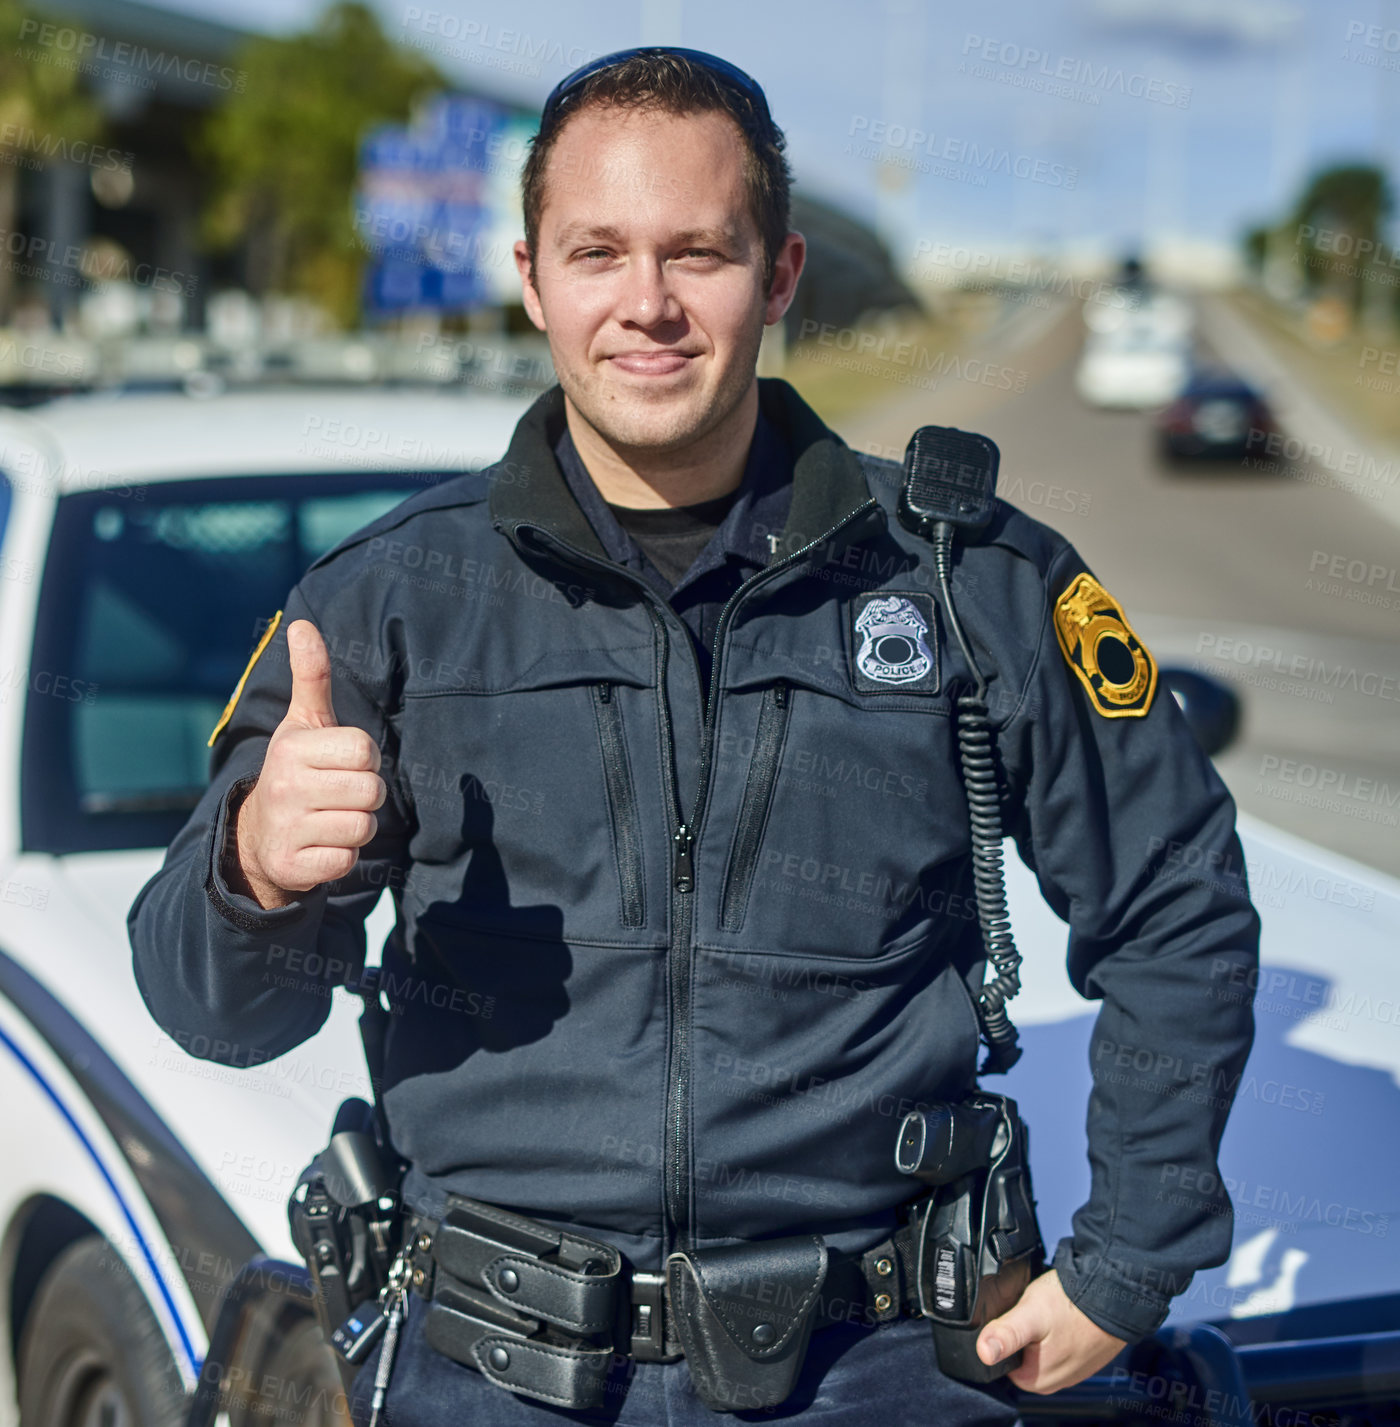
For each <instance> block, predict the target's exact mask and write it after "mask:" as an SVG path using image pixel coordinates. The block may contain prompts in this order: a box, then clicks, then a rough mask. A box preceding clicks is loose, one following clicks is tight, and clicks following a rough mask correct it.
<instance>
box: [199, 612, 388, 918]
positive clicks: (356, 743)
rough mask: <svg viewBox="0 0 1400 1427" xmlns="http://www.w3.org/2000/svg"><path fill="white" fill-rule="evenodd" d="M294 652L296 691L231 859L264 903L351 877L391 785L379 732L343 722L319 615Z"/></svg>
mask: <svg viewBox="0 0 1400 1427" xmlns="http://www.w3.org/2000/svg"><path fill="white" fill-rule="evenodd" d="M287 652H288V655H289V656H290V660H291V669H292V700H291V703H290V704H289V705H288V706H287V713H286V716H285V717H284V718H283V720H282V722H281V723H279V724H278V725H277V727H276V729H275V730H274V731H273V734H272V737H271V739H270V740H269V741H268V745H267V756H266V757H265V758H264V760H263V766H262V772H261V773H260V774H259V775H258V781H257V783H256V784H255V785H254V786H253V789H252V791H251V792H249V793H248V795H247V797H245V798H244V800H243V804H242V806H241V807H240V808H239V810H238V821H237V827H236V833H235V838H236V843H237V848H238V867H237V869H234V868H229V869H226V870H227V871H234V870H241V872H242V875H243V879H244V881H245V885H244V886H243V887H235V890H236V891H239V892H242V893H244V894H245V895H247V896H250V897H252V898H253V899H254V900H255V901H256V902H257V903H258V905H259V906H261V907H263V908H272V907H285V906H286V905H288V903H290V902H294V901H296V900H297V897H298V894H300V893H302V892H308V891H310V890H311V889H312V888H313V887H318V886H320V885H321V883H323V882H334V881H335V880H336V879H337V878H338V877H344V876H345V875H346V874H347V873H348V872H349V871H350V869H351V868H352V867H353V866H354V865H355V861H356V859H357V858H358V857H359V855H360V853H359V849H360V848H362V847H363V846H364V845H365V843H367V842H368V841H369V840H370V839H371V838H372V837H373V836H374V834H375V830H376V828H377V827H378V825H379V820H378V819H377V818H376V817H375V815H374V812H375V809H376V808H378V807H380V806H381V805H382V804H383V802H384V797H385V793H386V789H385V786H384V780H383V779H382V778H381V777H380V776H379V763H380V758H379V748H378V745H377V744H376V743H375V741H374V739H372V738H371V737H370V736H369V734H367V733H366V732H365V731H364V729H362V728H353V727H351V728H342V727H340V725H339V724H337V723H336V718H335V710H334V709H333V708H332V707H331V661H330V655H329V654H327V652H326V645H325V641H324V640H323V639H322V638H321V635H320V632H319V631H318V630H317V628H316V626H315V625H314V624H312V623H311V621H310V620H307V619H296V620H293V621H292V623H291V624H290V625H289V626H288V627H287Z"/></svg>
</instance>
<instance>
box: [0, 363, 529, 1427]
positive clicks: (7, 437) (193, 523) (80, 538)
mask: <svg viewBox="0 0 1400 1427" xmlns="http://www.w3.org/2000/svg"><path fill="white" fill-rule="evenodd" d="M527 405H528V399H527V398H524V397H518V398H510V399H505V398H501V397H496V396H488V395H485V394H481V393H476V392H467V393H460V392H458V393H453V392H448V391H443V392H438V393H409V392H402V393H392V392H383V391H380V392H369V391H354V392H347V391H344V390H338V391H328V390H301V391H294V390H283V391H277V392H259V393H252V392H244V393H238V394H229V395H223V396H217V397H213V398H210V399H205V400H200V399H194V398H191V397H188V396H184V395H174V394H170V395H146V396H142V395H118V396H97V395H92V396H79V397H73V398H67V399H64V400H60V401H56V402H53V403H51V404H49V405H48V406H45V407H42V408H36V409H35V410H33V411H31V412H23V413H21V412H6V413H4V414H3V415H0V532H3V534H2V538H0V766H3V768H4V770H5V776H4V778H3V781H0V790H3V796H0V1103H3V1105H4V1106H5V1137H6V1148H5V1152H4V1153H3V1154H0V1315H3V1316H5V1317H7V1318H8V1319H9V1323H8V1327H9V1331H8V1332H7V1333H5V1334H3V1337H2V1338H0V1340H2V1341H3V1342H4V1343H5V1345H6V1347H5V1349H4V1350H0V1423H3V1424H6V1427H13V1424H14V1423H15V1422H16V1421H18V1420H19V1418H20V1417H21V1416H22V1418H23V1421H24V1423H25V1427H31V1424H32V1427H80V1424H81V1425H82V1427H85V1425H86V1424H93V1427H97V1424H104V1427H157V1424H164V1423H167V1422H171V1421H178V1420H181V1419H182V1415H183V1404H184V1402H185V1400H186V1397H187V1394H188V1393H189V1392H190V1390H191V1389H193V1388H194V1386H195V1385H196V1383H197V1381H198V1378H199V1374H200V1368H201V1363H202V1361H203V1358H204V1355H205V1351H206V1348H207V1344H208V1337H209V1333H210V1329H211V1327H212V1325H213V1323H214V1320H215V1316H216V1314H217V1312H218V1308H219V1302H220V1298H221V1295H222V1292H223V1288H224V1286H225V1284H226V1283H227V1282H228V1281H229V1279H230V1278H231V1277H232V1275H233V1273H234V1272H235V1271H236V1270H237V1269H238V1268H239V1267H240V1266H241V1265H242V1264H243V1263H244V1262H245V1261H246V1260H247V1259H248V1258H249V1257H250V1256H251V1255H253V1254H255V1253H258V1252H264V1251H265V1252H268V1253H271V1254H274V1255H276V1256H279V1257H281V1258H284V1259H292V1260H294V1261H295V1257H296V1256H295V1253H294V1251H293V1248H292V1245H291V1240H290V1238H289V1235H288V1229H287V1221H286V1207H285V1206H286V1200H287V1196H288V1194H289V1193H290V1191H291V1189H292V1187H293V1185H294V1184H295V1182H296V1177H297V1175H298V1173H299V1172H300V1170H301V1168H302V1167H303V1165H304V1164H305V1163H306V1162H307V1160H308V1159H310V1157H311V1156H312V1155H313V1154H314V1153H315V1151H316V1150H317V1149H319V1148H320V1146H321V1145H323V1144H324V1142H325V1137H326V1134H327V1132H328V1129H329V1126H330V1123H331V1118H332V1116H333V1115H334V1112H335V1108H336V1106H337V1105H338V1104H339V1103H340V1101H341V1100H343V1099H344V1098H345V1097H347V1096H349V1095H354V1094H360V1095H368V1093H369V1083H368V1077H367V1074H366V1072H365V1067H364V1056H363V1051H362V1048H361V1045H360V1041H359V1036H358V1030H357V1025H356V1019H355V1017H356V1012H357V1009H358V1007H359V1002H358V1001H355V1000H353V998H351V997H350V996H349V995H348V993H347V994H346V995H345V996H344V997H343V998H338V999H337V1005H336V1007H335V1010H334V1013H333V1014H332V1016H331V1017H330V1020H329V1022H328V1023H327V1025H326V1026H325V1028H324V1029H323V1030H322V1031H321V1032H320V1034H319V1035H317V1036H316V1037H315V1039H314V1040H313V1041H310V1042H308V1043H307V1044H306V1045H304V1046H302V1047H299V1048H298V1050H297V1051H296V1052H294V1053H293V1054H291V1055H288V1056H284V1057H282V1058H281V1059H280V1060H278V1061H276V1062H273V1063H270V1064H266V1065H261V1066H258V1067H256V1068H254V1069H251V1070H247V1071H235V1070H231V1069H228V1068H226V1067H223V1066H219V1065H216V1064H213V1063H211V1062H209V1061H207V1060H200V1059H196V1058H194V1057H193V1056H192V1055H190V1054H187V1053H186V1052H187V1050H188V1051H193V1052H195V1053H196V1054H198V1053H204V1054H208V1052H209V1050H210V1048H209V1047H206V1046H198V1045H195V1044H191V1045H189V1046H188V1047H183V1048H182V1047H181V1046H180V1045H178V1044H177V1043H176V1042H175V1041H172V1040H171V1039H169V1038H168V1037H167V1036H166V1035H165V1034H164V1033H163V1032H162V1031H160V1030H159V1029H158V1028H157V1027H156V1026H155V1024H154V1023H153V1022H152V1021H151V1019H150V1016H149V1015H148V1013H147V1012H146V1009H145V1006H144V1005H143V1003H142V1001H141V998H140V995H139V994H138V992H137V989H136V985H135V982H134V980H133V977H132V971H131V950H130V946H129V943H128V941H127V934H126V923H125V918H126V913H127V909H128V908H129V907H130V905H131V902H132V900H133V898H134V897H135V895H136V892H137V891H138V890H139V889H140V887H141V886H142V885H143V884H144V883H145V881H146V880H147V878H148V877H150V875H151V874H152V873H153V872H154V871H155V870H156V868H157V867H158V866H159V864H160V861H161V858H162V855H163V852H162V850H163V848H164V846H165V845H166V844H167V843H168V842H169V841H170V839H171V838H172V837H173V836H174V834H175V832H176V831H177V830H178V829H179V828H180V826H181V825H182V824H183V823H184V821H185V818H186V817H187V816H188V813H189V810H190V808H191V807H193V805H194V803H195V801H196V799H197V797H198V794H199V791H200V788H201V787H202V785H203V784H204V783H205V781H206V776H207V762H208V757H209V752H208V748H207V746H206V743H207V740H208V737H209V731H210V729H212V728H213V726H214V724H215V722H216V720H217V719H218V717H219V713H220V710H221V709H222V708H223V706H224V703H225V702H226V700H227V699H228V696H229V691H230V690H231V689H232V688H233V686H234V684H235V683H236V682H237V680H238V677H239V674H240V673H241V672H242V669H243V666H244V665H245V663H246V662H247V658H248V654H249V652H250V650H251V648H252V646H253V644H254V643H255V642H256V639H257V635H258V627H259V622H260V621H261V620H265V619H266V618H267V616H269V615H271V614H272V612H273V611H274V610H276V609H278V608H280V607H281V605H282V603H283V602H284V599H285V596H286V592H287V590H288V589H289V588H290V586H291V585H292V584H293V583H294V582H295V581H296V580H297V579H298V578H299V576H300V574H301V572H302V571H303V570H304V569H305V568H306V566H307V565H308V564H309V563H310V562H311V561H312V560H313V559H314V558H315V557H316V556H317V555H318V554H319V553H321V552H322V551H323V550H325V549H327V548H329V547H330V546H331V545H333V544H335V543H336V542H337V541H338V540H340V539H341V538H342V537H343V536H344V535H346V534H348V533H349V532H350V531H352V530H354V529H356V528H357V527H358V526H360V525H363V524H364V523H365V522H367V521H369V520H371V519H373V518H374V517H375V516H376V515H378V514H379V513H380V512H381V511H382V510H384V509H386V508H388V507H389V506H391V505H393V504H396V503H397V502H398V501H400V500H403V499H404V498H405V497H407V496H409V495H411V494H412V493H413V492H414V491H416V490H421V489H422V487H423V484H424V482H425V481H426V480H436V479H439V478H441V477H442V476H443V475H450V474H453V473H455V472H458V471H461V470H465V469H469V468H480V467H481V466H483V465H485V464H488V463H489V462H491V461H494V460H497V459H499V457H500V455H501V453H502V452H503V451H504V450H505V448H506V445H507V444H508V442H509V439H510V435H511V432H512V431H513V429H514V426H515V423H516V421H517V420H518V419H519V416H520V414H521V413H522V412H523V411H524V409H525V408H526V406H527ZM391 925H392V913H391V910H390V908H389V905H388V903H387V902H385V903H382V904H381V906H380V907H379V909H378V910H377V911H376V912H375V914H374V920H373V921H372V923H371V927H370V930H371V938H370V941H371V945H373V946H377V945H379V944H380V943H381V942H382V940H383V936H384V934H385V932H387V930H388V928H389V927H390V926H391ZM376 932H377V936H376V935H375V933H376ZM255 1327H256V1329H257V1332H258V1334H259V1337H260V1340H261V1341H262V1344H263V1346H262V1347H261V1348H260V1347H259V1346H258V1344H257V1343H255V1342H248V1343H245V1345H244V1349H245V1353H244V1358H245V1360H246V1361H248V1362H249V1363H250V1364H251V1365H252V1366H251V1367H250V1369H249V1376H248V1379H247V1383H248V1385H249V1390H248V1392H246V1393H245V1394H243V1396H244V1397H245V1398H248V1399H249V1400H251V1398H252V1397H253V1396H254V1395H255V1394H254V1393H253V1392H252V1387H253V1386H258V1387H259V1391H260V1392H261V1393H262V1395H263V1397H264V1398H266V1397H267V1396H268V1394H271V1395H272V1396H273V1397H276V1398H278V1401H277V1402H274V1403H272V1404H270V1405H269V1404H268V1403H266V1402H264V1410H268V1411H270V1410H272V1409H273V1408H277V1407H281V1408H282V1409H284V1410H285V1409H294V1419H293V1420H301V1421H305V1422H307V1423H315V1422H320V1421H324V1422H327V1423H329V1422H333V1421H337V1420H341V1419H339V1418H338V1417H337V1416H336V1413H337V1404H336V1395H337V1392H338V1388H339V1379H338V1377H337V1375H336V1373H335V1369H334V1366H333V1363H332V1362H331V1360H330V1358H329V1356H328V1353H327V1351H326V1350H324V1349H323V1348H322V1346H321V1343H320V1338H319V1333H318V1331H316V1330H314V1325H313V1324H311V1322H310V1320H308V1319H306V1318H305V1317H304V1315H298V1317H297V1321H296V1322H264V1323H261V1324H260V1325H255ZM10 1344H14V1345H15V1351H14V1352H13V1353H11V1351H10V1350H9V1345H10ZM249 1352H251V1356H248V1354H249ZM255 1371H256V1374H257V1376H256V1377H255V1376H254V1372H255ZM232 1386H233V1389H234V1390H233V1391H232V1393H231V1394H230V1398H231V1404H230V1417H231V1419H232V1420H234V1421H243V1420H254V1419H253V1418H251V1417H249V1416H248V1411H250V1410H251V1408H249V1409H247V1410H243V1409H240V1407H239V1405H238V1404H239V1401H240V1395H239V1393H238V1391H237V1389H238V1386H239V1384H238V1383H237V1382H234V1383H233V1385H232ZM240 1413H241V1415H240Z"/></svg>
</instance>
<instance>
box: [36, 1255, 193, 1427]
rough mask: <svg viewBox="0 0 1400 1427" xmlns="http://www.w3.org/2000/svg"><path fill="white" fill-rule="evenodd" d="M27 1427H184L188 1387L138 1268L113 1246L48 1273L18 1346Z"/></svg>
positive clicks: (63, 1260) (67, 1258) (56, 1264)
mask: <svg viewBox="0 0 1400 1427" xmlns="http://www.w3.org/2000/svg"><path fill="white" fill-rule="evenodd" d="M18 1366H19V1415H20V1421H21V1422H22V1423H23V1424H24V1427H178V1424H179V1423H181V1422H182V1421H183V1420H184V1417H185V1413H186V1409H187V1398H186V1396H185V1389H184V1384H183V1382H182V1381H181V1379H180V1372H179V1369H178V1367H177V1366H176V1364H175V1360H174V1358H173V1357H172V1356H171V1353H170V1347H169V1344H168V1343H167V1342H166V1340H165V1334H164V1333H163V1332H162V1331H161V1328H160V1325H159V1324H158V1323H157V1322H156V1318H155V1315H154V1314H153V1313H152V1312H151V1309H150V1306H149V1304H147V1302H146V1296H145V1294H144V1293H142V1291H141V1288H140V1286H139V1285H138V1284H137V1282H136V1280H135V1279H134V1278H133V1277H132V1274H131V1270H130V1269H128V1268H127V1266H126V1264H125V1263H123V1262H122V1259H121V1256H120V1255H119V1254H117V1253H116V1251H115V1250H114V1249H113V1248H112V1247H111V1245H109V1244H108V1243H107V1242H106V1240H105V1239H101V1238H96V1237H88V1238H83V1239H79V1240H78V1241H77V1242H76V1243H74V1244H70V1245H69V1246H68V1247H67V1248H66V1249H64V1250H63V1252H62V1253H61V1254H59V1255H58V1257H57V1258H55V1259H54V1261H53V1263H52V1264H51V1265H50V1266H49V1268H48V1270H47V1272H46V1273H45V1274H44V1277H43V1279H42V1280H41V1281H40V1283H39V1287H38V1288H37V1290H36V1291H35V1294H34V1300H33V1302H32V1304H31V1305H30V1308H29V1312H28V1314H27V1315H26V1317H25V1322H24V1331H23V1333H22V1334H21V1336H20V1343H19V1360H18Z"/></svg>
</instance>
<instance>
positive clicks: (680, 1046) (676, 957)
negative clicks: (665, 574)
mask: <svg viewBox="0 0 1400 1427" xmlns="http://www.w3.org/2000/svg"><path fill="white" fill-rule="evenodd" d="M878 504H879V502H878V501H877V500H876V499H875V497H874V496H871V497H870V498H869V499H867V500H865V501H863V502H862V503H861V504H860V505H858V506H857V507H856V508H855V509H854V510H852V511H848V512H847V513H846V514H845V515H844V516H842V517H841V519H840V520H838V521H837V522H836V524H835V525H833V526H831V528H830V529H828V530H825V531H823V532H822V534H820V535H818V536H817V537H816V538H815V539H814V540H809V541H808V542H807V544H805V545H803V546H801V547H800V548H799V549H797V550H794V551H793V552H792V554H790V555H786V556H784V557H783V559H781V560H779V561H777V562H776V563H774V564H772V565H767V566H765V567H764V568H763V569H762V570H760V571H759V572H758V573H757V574H755V575H751V576H750V577H749V578H748V579H747V580H745V581H744V583H743V584H742V585H740V586H739V588H738V589H737V590H735V591H734V593H733V594H732V595H730V596H729V598H728V600H726V601H725V604H724V608H723V609H722V610H720V614H719V619H718V620H717V621H716V623H715V643H714V661H713V664H712V666H711V668H710V691H709V697H708V698H707V699H706V700H705V707H704V715H703V721H702V724H701V732H700V773H699V778H698V780H697V783H696V789H695V808H694V811H693V813H692V814H691V819H690V821H689V822H686V821H685V818H684V810H683V809H682V807H681V796H680V780H679V777H678V775H677V771H676V755H675V742H674V739H673V736H672V731H671V712H670V708H669V707H668V705H667V702H666V663H667V651H668V649H669V646H670V641H669V640H668V639H667V638H666V637H665V619H666V612H670V613H672V614H674V611H672V610H671V609H670V606H669V605H663V602H662V600H661V597H660V595H658V594H657V593H656V591H655V590H654V589H652V587H651V586H650V585H649V584H647V582H646V581H645V580H643V579H642V578H641V576H639V575H634V574H633V573H632V572H631V571H630V570H624V569H623V568H622V567H621V566H619V565H616V564H614V563H612V562H611V561H609V560H600V559H598V558H597V557H596V556H594V555H589V554H587V553H585V552H584V551H582V550H580V549H578V547H577V546H574V545H570V544H568V542H567V541H563V540H560V539H559V538H558V537H557V536H555V535H552V534H551V533H550V532H548V531H546V530H545V529H544V528H543V527H542V526H538V525H531V524H530V523H529V521H524V520H521V521H517V522H516V523H515V524H514V525H513V526H512V527H511V532H512V534H514V535H516V536H517V537H518V535H519V532H520V530H521V528H522V527H525V528H527V529H530V530H533V531H535V532H537V533H538V534H539V535H541V536H543V537H544V539H545V540H546V541H548V542H549V543H551V544H553V545H554V546H555V547H556V548H557V549H559V550H563V551H565V552H567V554H568V555H569V556H570V557H571V558H572V559H574V560H575V562H577V563H580V564H583V565H587V566H592V567H593V568H595V569H598V570H602V571H603V572H605V573H606V574H607V575H609V576H610V577H611V578H614V579H617V578H622V579H625V580H628V581H629V582H631V583H632V584H634V585H636V586H637V588H638V589H640V590H641V591H642V593H643V595H644V596H645V597H646V601H647V603H646V608H647V612H648V613H649V614H650V615H651V618H652V621H653V623H654V624H655V625H656V626H657V629H658V632H659V633H660V634H661V635H662V637H661V638H660V639H659V640H658V641H657V650H658V654H657V682H656V696H657V702H658V713H659V718H660V724H661V742H662V753H663V756H664V757H665V759H666V764H667V767H668V769H669V771H670V782H671V809H670V811H671V822H672V826H673V829H674V830H673V832H672V835H671V846H672V861H671V945H670V953H669V959H668V963H667V964H668V972H669V975H668V978H667V979H668V985H669V995H668V998H667V999H668V1002H669V1005H668V1010H669V1013H670V1023H671V1057H670V1065H669V1068H668V1072H667V1081H666V1139H665V1143H664V1144H663V1146H662V1155H661V1158H662V1166H663V1168H662V1182H663V1189H664V1192H665V1202H666V1225H665V1229H666V1232H665V1234H664V1236H663V1238H662V1246H661V1247H662V1254H661V1261H662V1262H663V1263H665V1261H666V1259H667V1257H668V1256H669V1255H670V1254H671V1252H672V1251H673V1250H675V1249H676V1248H691V1247H693V1244H692V1234H691V1214H690V1195H689V1188H690V989H691V988H690V973H691V962H692V960H693V951H694V948H693V947H692V946H691V944H690V941H691V930H692V926H693V923H694V911H693V909H694V901H695V899H694V896H693V893H694V890H695V863H694V856H693V849H694V845H695V835H696V829H697V828H698V827H699V826H700V819H701V818H702V817H703V816H704V813H705V806H706V804H707V802H708V800H709V781H710V764H711V762H712V761H713V756H714V727H715V706H716V704H717V702H718V697H719V681H720V667H721V665H722V663H723V661H724V630H725V627H726V625H727V623H728V620H729V616H730V614H731V612H732V611H733V609H734V607H735V605H737V604H738V602H739V601H740V600H741V599H743V598H744V596H745V595H747V594H748V593H750V592H751V591H752V590H754V589H756V588H757V587H758V586H759V585H761V584H763V583H765V582H766V581H767V580H769V579H771V578H772V577H773V576H774V575H776V574H778V573H779V572H780V571H783V570H786V569H788V568H789V567H791V566H792V565H794V564H795V563H796V562H797V561H798V560H801V559H802V558H803V557H804V556H805V555H807V554H809V553H810V552H811V551H813V550H815V549H816V548H817V547H818V546H819V545H822V544H824V543H825V542H826V541H828V540H830V539H831V537H832V536H833V535H835V534H836V532H837V531H838V530H840V529H841V528H842V527H843V526H845V525H849V524H850V523H851V522H852V521H853V520H855V519H857V518H858V517H860V516H863V515H864V514H865V513H866V512H867V511H869V510H872V509H873V508H874V507H875V506H877V505H878ZM675 618H676V619H677V620H678V621H679V620H680V616H679V615H675ZM681 632H682V633H683V634H684V635H685V640H684V643H685V647H686V648H687V649H688V650H689V651H690V658H691V662H692V663H693V665H694V667H695V682H696V687H697V688H699V687H701V684H702V680H701V677H700V660H699V658H698V656H697V655H696V653H695V647H694V645H693V643H692V642H691V636H690V631H689V629H687V628H685V627H684V625H683V626H682V631H681Z"/></svg>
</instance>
